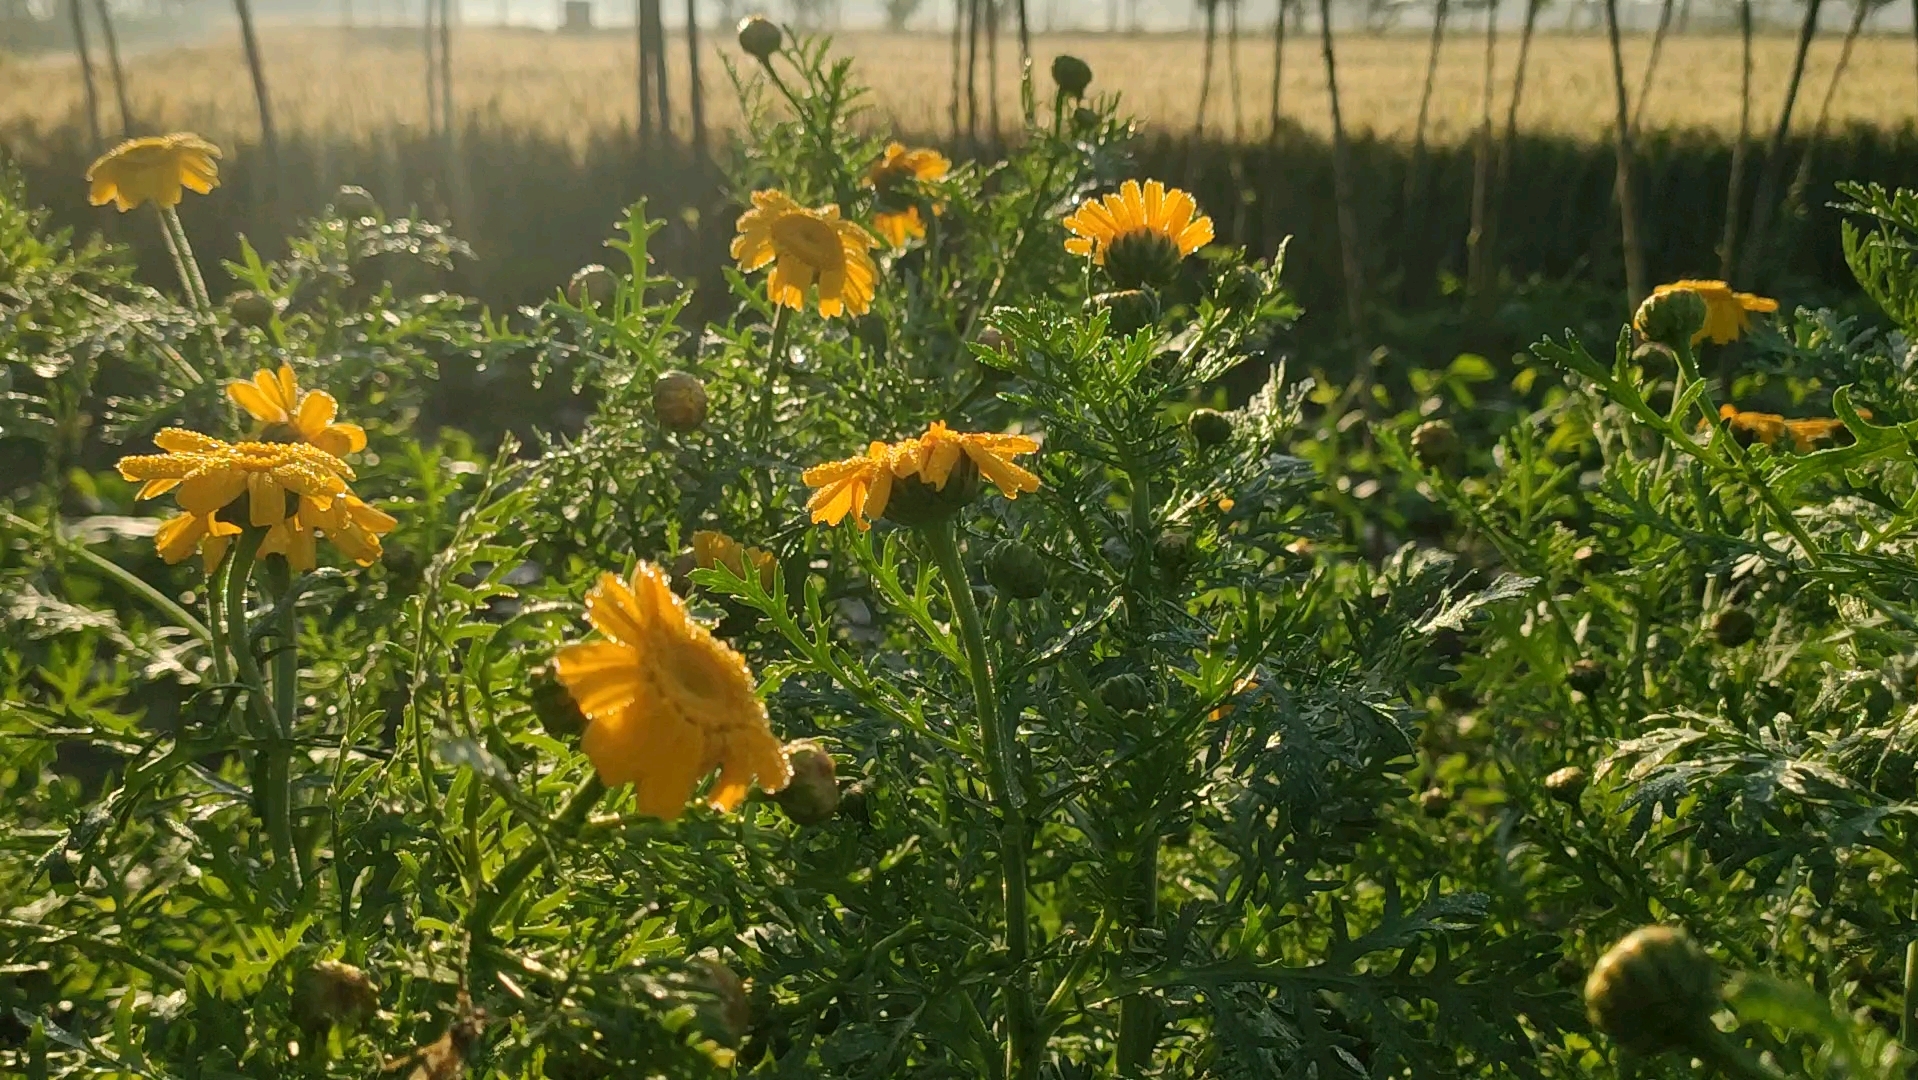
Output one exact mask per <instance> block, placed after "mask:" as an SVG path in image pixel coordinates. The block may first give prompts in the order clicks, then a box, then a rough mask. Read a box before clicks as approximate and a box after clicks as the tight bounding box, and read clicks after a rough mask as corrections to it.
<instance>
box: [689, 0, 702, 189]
mask: <svg viewBox="0 0 1918 1080" xmlns="http://www.w3.org/2000/svg"><path fill="white" fill-rule="evenodd" d="M686 65H687V68H688V69H689V74H690V75H691V77H692V87H691V88H690V89H689V90H688V91H687V104H688V105H689V106H690V107H691V109H692V114H693V155H694V156H695V157H697V158H699V159H700V160H702V161H703V160H705V158H706V101H705V97H706V90H705V88H704V87H703V86H701V85H700V83H699V0H686Z"/></svg>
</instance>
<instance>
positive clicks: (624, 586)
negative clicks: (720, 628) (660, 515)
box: [554, 562, 792, 821]
mask: <svg viewBox="0 0 1918 1080" xmlns="http://www.w3.org/2000/svg"><path fill="white" fill-rule="evenodd" d="M586 618H587V619H588V620H589V621H590V622H591V623H592V624H593V627H594V629H596V630H598V631H599V632H600V633H601V634H602V635H604V636H605V640H604V641H587V642H580V643H577V644H573V645H568V646H566V647H565V648H563V649H561V650H560V651H559V655H558V656H557V657H555V662H554V666H555V668H556V669H557V673H558V676H559V681H560V683H561V685H563V686H565V687H566V690H567V692H568V693H570V694H571V695H572V696H573V701H574V702H575V703H576V704H578V705H579V710H580V713H581V714H582V715H584V716H585V717H586V731H585V733H584V734H583V735H582V736H581V739H580V747H581V749H583V750H585V751H586V756H587V757H588V758H589V759H591V761H592V763H593V768H594V770H595V771H596V772H597V773H598V774H599V778H600V780H601V782H603V783H605V784H606V785H608V786H613V787H616V786H618V785H621V784H632V785H633V786H634V788H635V789H636V790H635V794H636V796H637V798H638V802H639V809H640V812H641V813H644V814H648V815H651V816H653V817H657V818H664V819H666V820H669V821H670V820H672V819H675V818H677V817H679V815H680V814H681V813H682V812H683V811H684V810H685V808H686V803H687V802H688V801H689V800H690V799H691V798H692V796H693V792H694V790H695V789H696V788H697V787H698V786H699V782H700V781H701V780H703V779H704V778H705V777H706V776H708V775H709V774H711V773H712V772H713V770H715V769H717V770H719V780H718V782H717V783H716V784H715V785H714V787H713V790H712V793H711V794H710V795H709V796H708V797H707V801H708V802H709V803H710V804H711V805H712V806H713V807H715V808H716V809H719V810H727V811H730V810H735V809H737V808H738V807H739V804H740V803H741V802H743V801H745V798H746V792H747V790H748V789H750V788H751V787H752V785H753V784H754V783H755V782H757V783H758V784H759V786H760V787H761V788H763V789H765V790H766V791H769V792H776V791H779V790H780V789H782V788H784V787H785V786H786V784H787V782H788V781H790V780H791V779H792V768H791V766H790V765H789V764H788V763H787V761H786V755H785V752H784V750H783V749H782V748H781V746H780V744H779V740H778V739H776V738H774V737H773V733H772V728H771V726H770V725H769V724H768V723H767V720H766V706H765V703H764V702H761V701H760V700H759V696H758V695H757V694H756V693H755V692H754V686H753V677H752V671H751V670H750V669H749V668H747V666H746V661H745V658H744V657H742V656H740V655H739V654H738V653H736V652H734V651H733V650H732V648H731V647H729V646H728V645H727V644H726V643H725V642H723V641H721V640H719V639H718V638H716V637H714V636H713V635H712V633H711V632H710V631H708V630H707V629H706V628H705V627H704V626H701V625H700V624H699V623H698V622H695V621H694V620H693V619H692V617H691V616H690V615H688V614H687V611H686V606H685V605H684V604H683V603H681V602H680V599H679V597H677V596H674V595H673V591H672V589H671V588H670V587H669V585H668V584H667V577H666V573H665V572H664V571H662V570H661V569H660V568H659V567H657V566H654V565H652V564H650V563H643V562H642V563H640V564H639V567H638V568H637V569H635V570H634V571H633V576H632V580H631V581H630V582H626V581H621V580H620V579H619V578H618V577H617V576H616V575H613V574H604V575H601V577H600V579H599V583H598V584H597V585H595V586H593V588H592V590H591V591H589V592H588V593H587V594H586Z"/></svg>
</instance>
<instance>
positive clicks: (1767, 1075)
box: [1691, 1023, 1781, 1080]
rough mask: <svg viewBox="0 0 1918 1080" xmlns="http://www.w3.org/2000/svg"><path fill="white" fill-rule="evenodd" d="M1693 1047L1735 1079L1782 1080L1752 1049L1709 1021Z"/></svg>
mask: <svg viewBox="0 0 1918 1080" xmlns="http://www.w3.org/2000/svg"><path fill="white" fill-rule="evenodd" d="M1691 1049H1692V1050H1693V1051H1694V1052H1696V1053H1697V1054H1698V1056H1699V1057H1701V1058H1703V1059H1704V1060H1705V1061H1706V1062H1708V1063H1709V1064H1711V1065H1714V1066H1716V1067H1717V1070H1718V1071H1719V1072H1721V1073H1723V1074H1724V1075H1726V1076H1729V1077H1732V1078H1733V1080H1781V1078H1780V1075H1779V1074H1778V1073H1777V1072H1774V1071H1773V1070H1771V1069H1768V1068H1766V1067H1765V1066H1764V1065H1763V1064H1762V1063H1761V1062H1759V1060H1758V1059H1757V1058H1756V1057H1754V1056H1753V1055H1752V1053H1751V1051H1749V1050H1746V1049H1745V1048H1744V1047H1742V1046H1739V1045H1738V1044H1737V1043H1734V1042H1732V1041H1731V1039H1729V1038H1727V1037H1726V1035H1725V1033H1724V1032H1722V1031H1720V1030H1718V1029H1717V1028H1715V1027H1712V1026H1711V1025H1710V1024H1709V1023H1708V1024H1707V1025H1706V1030H1705V1031H1704V1032H1703V1033H1701V1034H1700V1035H1699V1037H1698V1038H1697V1039H1695V1040H1694V1041H1693V1044H1692V1046H1691Z"/></svg>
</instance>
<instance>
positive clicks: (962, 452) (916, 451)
mask: <svg viewBox="0 0 1918 1080" xmlns="http://www.w3.org/2000/svg"><path fill="white" fill-rule="evenodd" d="M1038 449H1039V440H1037V439H1034V438H1032V437H1031V436H1029V435H997V434H992V433H961V432H957V431H953V430H951V429H950V428H948V427H946V422H945V421H944V420H934V421H933V422H932V424H931V425H930V426H929V427H927V428H926V433H925V434H924V435H921V436H919V437H918V438H916V439H907V440H905V441H903V442H900V443H896V444H894V446H893V449H892V461H893V468H892V474H893V476H894V477H896V478H900V479H903V478H905V477H908V476H917V477H918V478H919V479H920V480H921V481H922V482H924V483H926V484H927V485H929V486H931V487H932V488H933V489H934V490H935V491H943V490H945V487H946V481H947V480H948V479H950V478H951V476H952V469H953V466H955V465H957V464H958V463H959V461H960V459H961V458H962V457H963V458H965V459H966V460H969V461H970V462H971V463H972V464H973V465H975V466H977V467H978V469H979V472H980V475H982V476H984V477H985V478H986V479H988V480H990V481H992V483H993V486H994V487H997V488H998V489H999V491H1000V492H1001V493H1002V494H1004V495H1005V497H1006V498H1008V499H1016V498H1018V497H1019V493H1020V492H1022V491H1037V490H1039V478H1038V477H1037V476H1034V475H1033V474H1032V473H1030V472H1028V471H1026V470H1025V469H1023V468H1021V467H1020V466H1019V465H1017V464H1015V463H1014V462H1013V460H1012V459H1013V458H1015V457H1017V456H1019V455H1021V454H1030V453H1034V452H1036V451H1037V450H1038Z"/></svg>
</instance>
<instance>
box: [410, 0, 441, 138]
mask: <svg viewBox="0 0 1918 1080" xmlns="http://www.w3.org/2000/svg"><path fill="white" fill-rule="evenodd" d="M433 2H434V0H420V27H421V33H422V34H423V35H425V43H426V133H427V134H428V135H431V136H435V137H437V136H438V135H439V128H440V65H439V61H438V60H437V59H436V57H437V56H438V55H439V49H440V45H439V35H438V34H436V33H434V31H433V19H434V15H433ZM404 14H405V13H404V11H402V13H401V17H402V18H403V17H404Z"/></svg>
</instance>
